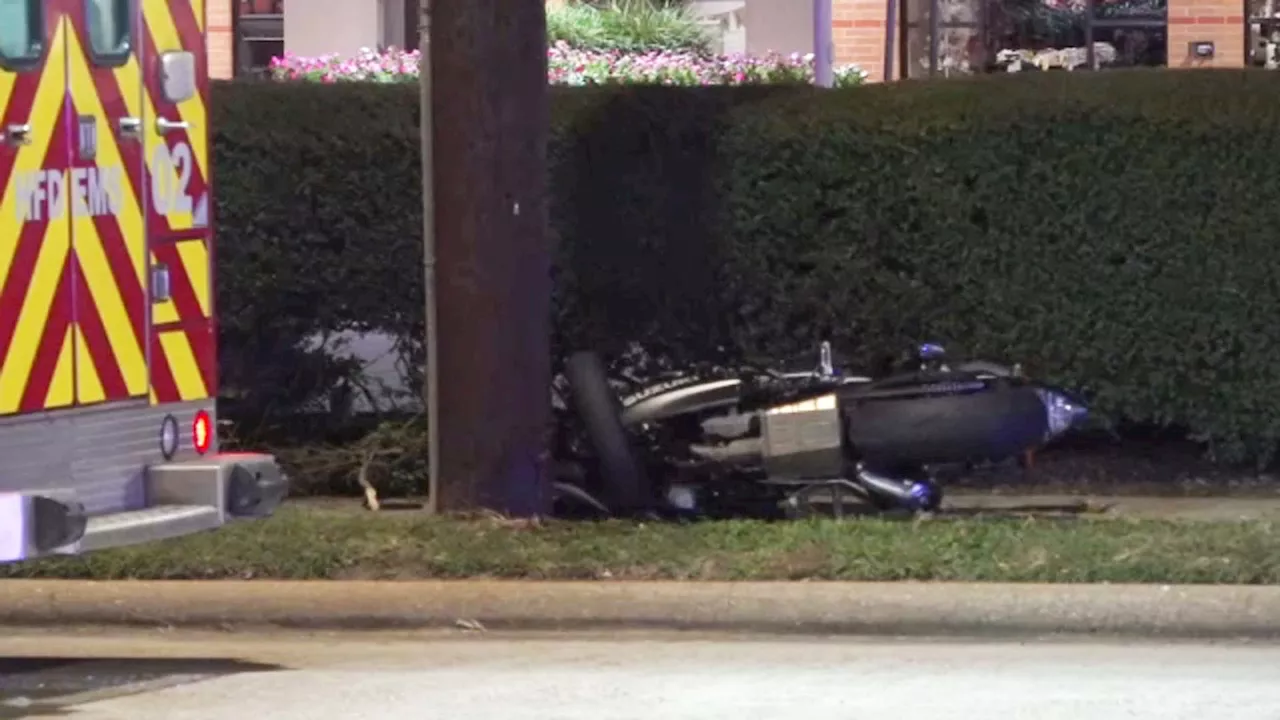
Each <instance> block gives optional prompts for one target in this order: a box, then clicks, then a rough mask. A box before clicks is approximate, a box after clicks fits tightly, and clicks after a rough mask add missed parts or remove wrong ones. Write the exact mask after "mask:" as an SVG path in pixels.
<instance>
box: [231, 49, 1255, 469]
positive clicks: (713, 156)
mask: <svg viewBox="0 0 1280 720" xmlns="http://www.w3.org/2000/svg"><path fill="white" fill-rule="evenodd" d="M1278 92H1280V76H1276V75H1274V74H1268V73H1265V72H1251V71H1221V70H1219V71H1176V72H1174V71H1165V72H1151V71H1115V72H1108V73H1071V74H1066V73H1061V74H1059V73H1040V74H1023V75H1020V76H1015V77H988V78H975V79H971V80H948V81H942V82H912V83H900V84H893V85H882V86H871V87H865V88H857V89H852V90H837V91H819V90H814V89H811V88H805V87H790V86H773V87H771V86H748V87H740V88H662V87H638V86H637V87H599V88H587V89H567V88H566V89H557V91H556V92H555V93H554V105H553V107H554V110H555V113H554V115H555V117H554V128H553V140H552V147H551V148H550V153H549V155H550V158H551V168H550V172H551V174H552V175H551V177H552V181H551V187H552V192H553V198H552V208H551V220H552V224H553V229H554V231H555V233H556V235H557V236H558V238H559V240H560V242H559V246H558V248H559V249H558V251H557V252H558V255H557V257H556V273H557V276H556V279H557V285H556V312H557V317H556V328H557V342H558V343H559V347H560V349H562V350H563V349H564V348H566V347H582V346H588V345H589V346H593V347H599V348H601V349H603V350H605V351H607V352H610V353H620V352H622V351H623V350H625V349H626V348H627V347H628V346H629V345H630V344H631V343H633V342H639V343H642V344H644V345H645V346H646V347H648V348H651V349H652V350H653V352H655V353H656V354H658V355H660V356H663V357H669V358H672V359H676V360H699V359H700V360H708V359H712V358H715V357H720V356H724V355H731V356H734V355H736V356H751V357H755V358H773V359H781V358H788V357H793V356H795V355H797V354H799V353H801V352H808V351H810V350H811V349H812V348H813V347H814V346H815V345H816V343H817V342H818V341H819V340H821V339H823V338H830V339H832V340H833V341H835V343H836V345H837V347H838V348H839V349H840V350H841V352H842V354H843V355H844V356H845V357H848V358H849V359H851V360H853V361H855V362H858V363H861V364H866V365H872V364H877V363H879V362H880V361H881V360H882V358H883V357H884V356H885V355H886V354H890V353H896V351H898V350H899V349H901V348H902V347H905V346H906V345H907V344H908V343H911V342H916V341H919V340H923V339H932V340H939V341H941V342H944V343H947V344H948V345H949V346H954V348H955V350H956V351H957V352H960V353H964V354H978V355H984V356H991V357H998V358H1007V359H1009V360H1020V361H1023V362H1024V363H1026V364H1027V366H1028V368H1029V369H1030V370H1031V371H1032V372H1034V373H1035V374H1036V375H1037V376H1041V377H1045V378H1046V379H1048V380H1052V381H1057V382H1061V383H1064V384H1066V385H1069V386H1075V387H1080V388H1082V389H1083V390H1084V391H1085V392H1086V393H1087V394H1088V395H1090V396H1091V398H1092V399H1093V402H1094V403H1095V405H1096V407H1097V409H1098V410H1099V411H1100V412H1101V413H1102V414H1103V415H1105V416H1107V417H1110V418H1112V419H1115V420H1127V421H1134V422H1141V423H1154V424H1159V425H1166V426H1181V427H1185V428H1188V429H1189V431H1190V432H1191V433H1193V434H1194V436H1195V437H1198V438H1201V439H1204V440H1206V441H1208V442H1209V447H1210V449H1211V450H1212V451H1213V452H1214V453H1215V454H1216V456H1217V457H1219V458H1221V459H1225V460H1242V459H1250V460H1254V461H1257V462H1259V463H1262V462H1265V461H1267V460H1268V459H1269V458H1270V456H1271V454H1272V451H1273V450H1274V447H1275V442H1276V439H1277V438H1280V408H1278V407H1277V405H1276V403H1275V402H1274V401H1273V399H1274V398H1276V397H1280V365H1278V364H1277V363H1275V362H1274V356H1275V354H1276V350H1277V348H1278V347H1280V343H1278V342H1277V336H1276V334H1275V332H1274V331H1273V329H1272V323H1273V322H1274V320H1273V318H1274V315H1275V310H1276V308H1277V307H1280V281H1277V280H1276V277H1277V274H1276V271H1275V270H1274V268H1275V267H1276V266H1277V265H1280V249H1278V248H1277V246H1276V244H1275V243H1274V242H1273V241H1272V236H1273V234H1274V233H1275V230H1276V228H1277V227H1280V182H1277V180H1276V179H1275V174H1274V171H1273V165H1274V158H1275V157H1277V156H1278V155H1277V151H1280V134H1278V133H1276V132H1275V130H1276V128H1277V127H1280V107H1277V106H1276V105H1275V104H1274V103H1272V102H1270V100H1269V98H1272V97H1275V96H1276V94H1277V93H1278ZM214 100H215V103H214V105H215V107H214V123H215V128H217V135H216V137H215V152H216V162H217V165H216V167H217V172H218V178H217V179H218V182H219V191H220V193H221V194H220V196H219V218H220V222H221V233H222V237H223V238H224V239H223V241H222V243H221V245H220V247H221V256H220V262H219V272H220V279H221V283H222V284H221V287H220V288H219V290H220V295H219V301H220V309H221V312H222V313H223V318H224V320H223V323H224V330H225V328H226V326H227V325H231V326H232V328H233V329H234V328H236V327H241V326H243V324H244V323H262V324H263V326H264V327H270V326H271V324H272V323H277V322H286V323H297V324H299V325H305V324H307V323H312V324H314V325H315V326H317V327H321V326H323V327H326V328H340V327H357V326H358V327H380V328H385V329H387V330H388V331H390V332H393V333H396V334H398V335H403V336H405V337H410V338H412V337H417V332H418V329H419V327H420V315H419V308H420V307H421V303H420V298H421V287H420V274H421V273H420V271H419V270H418V268H419V267H420V264H419V263H418V253H419V247H418V244H419V237H420V236H419V231H418V225H419V217H420V215H419V212H420V211H419V207H420V202H419V196H418V191H419V187H420V178H419V175H418V161H417V154H416V153H415V152H414V151H413V149H414V147H415V146H416V143H417V130H416V122H417V119H416V112H417V97H416V92H415V90H414V89H413V88H411V87H406V86H392V87H387V86H380V85H368V84H343V85H337V86H326V85H320V84H307V83H304V84H298V83H289V84H249V85H227V84H223V85H218V86H217V88H216V89H215V91H214ZM298 118H304V119H305V125H301V124H300V123H299V120H298ZM369 118H378V122H377V123H370V122H369ZM280 178H288V181H287V182H283V183H281V182H279V179H280ZM223 351H224V357H225V354H226V353H232V354H234V353H236V352H239V351H238V350H237V349H236V348H235V347H233V346H231V345H224V348H223Z"/></svg>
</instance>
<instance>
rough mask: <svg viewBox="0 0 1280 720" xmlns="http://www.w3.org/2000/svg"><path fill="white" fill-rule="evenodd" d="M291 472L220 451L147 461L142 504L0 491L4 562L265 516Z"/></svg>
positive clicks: (268, 459) (265, 460)
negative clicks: (94, 508)
mask: <svg viewBox="0 0 1280 720" xmlns="http://www.w3.org/2000/svg"><path fill="white" fill-rule="evenodd" d="M287 494H288V478H287V477H286V476H285V474H284V472H283V471H282V470H281V468H280V466H279V464H278V463H277V462H276V460H275V458H274V457H273V456H271V455H267V454H262V453H224V454H214V455H211V456H208V457H205V458H200V459H196V460H187V461H183V462H174V463H164V464H160V465H154V466H152V467H149V468H147V471H146V498H147V502H146V505H145V506H144V507H141V508H137V509H133V510H127V511H124V512H117V513H110V514H102V515H87V514H86V513H85V512H84V510H83V506H82V505H81V504H80V503H78V502H76V500H75V499H74V497H59V498H57V499H55V498H51V497H48V496H45V495H41V494H39V493H38V492H9V493H0V563H4V562H17V561H21V560H31V559H34V558H38V557H42V556H46V555H75V554H79V553H83V552H90V551H93V550H105V549H108V548H113V547H123V546H126V545H137V544H140V543H147V542H155V541H158V540H165V539H168V538H174V537H181V536H183V535H190V534H193V533H197V532H203V531H206V530H213V529H216V528H219V527H221V526H223V525H225V524H227V523H228V522H231V521H234V520H239V519H253V518H264V517H268V516H270V515H271V514H272V513H274V512H275V510H276V508H277V507H279V506H280V503H281V502H283V500H284V498H285V496H286V495H287Z"/></svg>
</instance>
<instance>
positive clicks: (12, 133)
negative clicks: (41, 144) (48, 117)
mask: <svg viewBox="0 0 1280 720" xmlns="http://www.w3.org/2000/svg"><path fill="white" fill-rule="evenodd" d="M0 141H3V142H4V143H5V144H6V145H11V146H13V147H18V146H20V145H30V144H31V126H30V125H28V124H26V123H23V124H21V125H19V124H17V123H14V124H12V125H7V126H5V129H4V131H3V132H0Z"/></svg>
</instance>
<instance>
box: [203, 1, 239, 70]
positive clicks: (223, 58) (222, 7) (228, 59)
mask: <svg viewBox="0 0 1280 720" xmlns="http://www.w3.org/2000/svg"><path fill="white" fill-rule="evenodd" d="M234 1H235V0H208V1H207V2H206V3H205V13H206V15H207V17H206V18H205V23H206V24H207V27H208V38H207V40H206V42H207V43H208V47H209V76H210V77H214V78H230V77H231V76H232V75H233V74H234V69H235V68H234V64H233V61H232V57H233V53H232V47H233V45H234V42H235V40H234V38H233V35H232V31H231V3H232V2H234Z"/></svg>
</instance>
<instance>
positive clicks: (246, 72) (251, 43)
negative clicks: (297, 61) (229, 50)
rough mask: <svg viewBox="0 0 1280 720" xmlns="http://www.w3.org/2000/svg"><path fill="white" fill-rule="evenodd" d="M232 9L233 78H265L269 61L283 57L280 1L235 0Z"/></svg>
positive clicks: (282, 0)
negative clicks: (233, 33) (233, 36)
mask: <svg viewBox="0 0 1280 720" xmlns="http://www.w3.org/2000/svg"><path fill="white" fill-rule="evenodd" d="M232 7H233V8H235V11H236V12H235V17H234V18H233V23H234V26H235V51H234V57H235V67H236V75H237V76H239V77H254V76H265V75H266V74H267V73H268V72H269V70H270V68H271V60H272V59H273V58H277V57H280V56H282V55H284V0H239V1H238V2H237V3H236V4H235V5H233V6H232Z"/></svg>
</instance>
